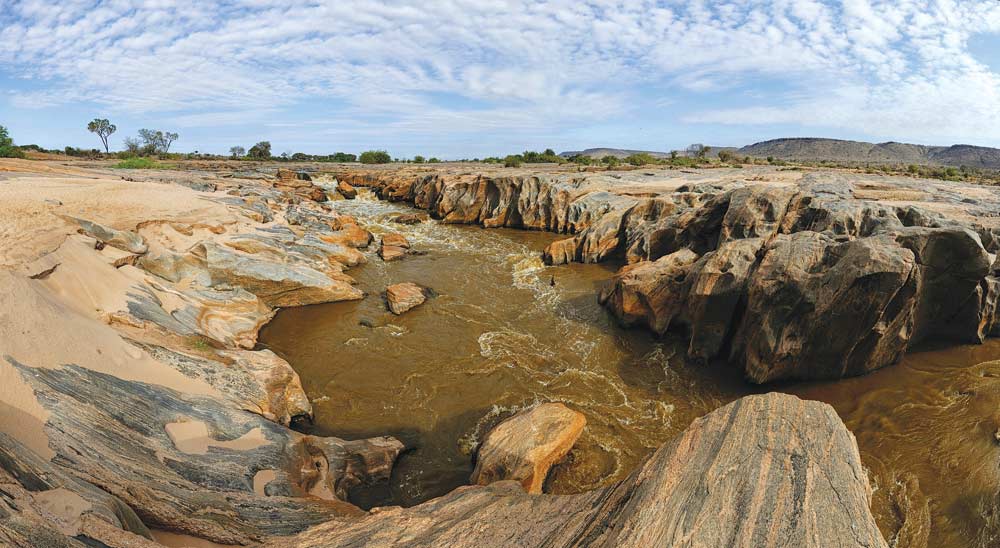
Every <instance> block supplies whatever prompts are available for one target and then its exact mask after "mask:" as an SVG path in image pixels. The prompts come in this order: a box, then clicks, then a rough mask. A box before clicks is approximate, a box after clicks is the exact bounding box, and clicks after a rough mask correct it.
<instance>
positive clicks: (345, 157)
mask: <svg viewBox="0 0 1000 548" xmlns="http://www.w3.org/2000/svg"><path fill="white" fill-rule="evenodd" d="M331 159H332V160H333V161H334V162H357V161H358V157H357V156H356V155H354V154H347V153H346V152H337V153H336V154H334V155H333V156H332V157H331Z"/></svg>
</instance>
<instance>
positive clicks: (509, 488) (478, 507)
mask: <svg viewBox="0 0 1000 548" xmlns="http://www.w3.org/2000/svg"><path fill="white" fill-rule="evenodd" d="M870 500H871V487H870V486H869V484H868V479H867V476H866V474H865V471H864V468H862V466H861V459H860V457H859V455H858V450H857V446H856V445H855V442H854V437H853V436H852V435H851V433H850V432H848V431H847V429H846V428H845V427H844V425H843V423H842V422H841V421H840V419H839V418H838V417H837V414H836V412H835V411H834V410H833V408H831V407H829V406H828V405H826V404H822V403H818V402H811V401H802V400H799V399H798V398H795V397H794V396H788V395H783V394H777V393H773V394H767V395H763V396H748V397H745V398H743V399H740V400H737V401H736V402H734V403H731V404H729V405H727V406H725V407H722V408H720V409H718V410H716V411H714V412H712V413H710V414H708V415H706V416H705V417H703V418H700V419H697V420H695V421H694V422H693V423H692V424H691V426H689V427H688V428H687V430H685V431H684V433H683V434H681V435H680V436H679V437H678V438H676V439H675V440H673V441H672V442H670V443H668V444H666V445H665V446H663V447H662V448H660V449H659V450H657V451H656V452H655V453H654V454H653V455H652V456H651V457H650V458H649V459H648V460H647V461H646V463H645V464H643V465H642V466H641V467H640V468H639V469H638V470H636V471H635V472H634V473H633V474H632V475H631V476H629V478H628V479H626V480H624V481H622V482H620V483H618V484H615V485H612V486H609V487H607V488H605V489H600V490H597V491H592V492H589V493H584V494H580V495H559V496H555V495H529V494H526V493H524V492H523V491H522V489H521V487H520V485H518V484H517V483H516V482H512V481H504V482H498V483H494V484H492V485H489V486H487V487H478V486H477V487H463V488H459V489H457V490H455V491H453V492H452V493H450V494H448V495H445V496H443V497H440V498H437V499H434V500H432V501H429V502H426V503H424V504H421V505H419V506H416V507H413V508H387V509H381V510H380V511H378V512H373V513H371V514H369V515H368V516H366V517H364V518H362V519H341V518H336V519H333V520H331V521H330V522H329V523H324V524H322V525H319V526H317V527H314V528H312V529H310V530H308V531H306V532H304V533H301V534H300V535H297V536H296V537H292V538H288V539H280V540H276V541H274V542H273V543H272V544H271V546H274V547H278V546H282V547H296V548H306V547H319V546H324V547H332V546H353V547H357V546H371V547H390V546H402V545H405V546H458V547H463V546H469V547H480V546H551V547H560V546H594V547H596V546H607V547H616V548H617V547H635V548H645V547H648V546H701V547H718V548H723V547H725V548H728V547H730V546H787V547H793V546H794V547H802V546H816V547H819V546H831V545H833V546H844V547H862V546H863V547H869V548H871V547H885V546H887V544H886V542H885V540H884V539H883V538H882V536H881V534H880V533H879V530H878V527H876V525H875V521H874V519H872V516H871V514H870V512H869V504H870Z"/></svg>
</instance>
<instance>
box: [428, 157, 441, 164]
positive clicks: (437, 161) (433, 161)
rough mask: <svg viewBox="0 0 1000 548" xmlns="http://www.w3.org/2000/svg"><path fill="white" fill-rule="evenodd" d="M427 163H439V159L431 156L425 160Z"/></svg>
mask: <svg viewBox="0 0 1000 548" xmlns="http://www.w3.org/2000/svg"><path fill="white" fill-rule="evenodd" d="M427 163H428V164H440V163H441V160H438V159H437V158H433V157H432V158H431V159H430V160H427Z"/></svg>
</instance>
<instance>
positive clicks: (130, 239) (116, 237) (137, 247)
mask: <svg viewBox="0 0 1000 548" xmlns="http://www.w3.org/2000/svg"><path fill="white" fill-rule="evenodd" d="M60 217H62V218H63V220H65V221H67V222H70V223H73V224H75V225H77V226H79V227H80V232H82V233H83V234H86V235H87V236H90V237H91V238H95V239H97V241H99V242H101V244H104V245H110V246H111V247H115V248H117V249H120V250H122V251H127V252H129V253H135V254H137V255H141V254H143V253H145V252H146V251H147V250H148V249H149V247H148V246H147V245H146V241H145V240H143V238H142V236H140V235H139V234H136V233H135V232H129V231H125V230H115V229H113V228H109V227H106V226H104V225H100V224H98V223H95V222H93V221H88V220H86V219H78V218H76V217H71V216H69V215H60Z"/></svg>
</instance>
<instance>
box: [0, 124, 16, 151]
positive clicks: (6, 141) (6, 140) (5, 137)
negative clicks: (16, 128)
mask: <svg viewBox="0 0 1000 548" xmlns="http://www.w3.org/2000/svg"><path fill="white" fill-rule="evenodd" d="M9 146H14V140H13V139H11V138H10V133H9V132H8V131H7V128H5V127H3V126H0V147H9Z"/></svg>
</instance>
